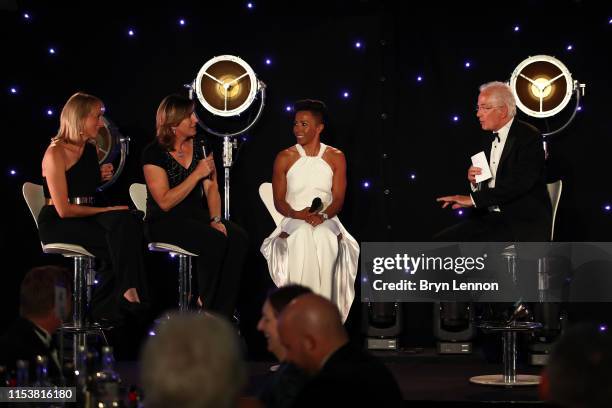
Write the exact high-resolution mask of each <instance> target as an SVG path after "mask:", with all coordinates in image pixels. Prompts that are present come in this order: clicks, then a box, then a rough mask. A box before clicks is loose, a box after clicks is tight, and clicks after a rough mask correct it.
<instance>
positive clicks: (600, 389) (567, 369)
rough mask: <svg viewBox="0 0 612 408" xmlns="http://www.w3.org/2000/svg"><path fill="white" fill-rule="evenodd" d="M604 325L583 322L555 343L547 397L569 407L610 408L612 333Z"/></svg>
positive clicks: (611, 395) (548, 369)
mask: <svg viewBox="0 0 612 408" xmlns="http://www.w3.org/2000/svg"><path fill="white" fill-rule="evenodd" d="M609 330H610V328H608V327H606V326H604V325H594V324H591V323H589V324H580V325H577V326H574V327H572V328H570V329H569V330H568V331H567V332H565V333H564V334H563V335H562V336H561V338H560V339H559V340H558V342H557V343H556V344H555V346H554V348H553V351H552V352H551V354H550V358H549V360H548V365H547V367H546V374H545V377H546V379H547V382H548V387H547V388H548V389H547V391H545V393H548V395H545V396H544V397H545V398H546V399H548V400H549V401H552V402H554V403H556V404H559V405H560V406H562V407H566V408H598V407H609V406H610V401H612V386H611V384H612V334H611V333H610V331H609Z"/></svg>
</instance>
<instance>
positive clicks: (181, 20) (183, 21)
mask: <svg viewBox="0 0 612 408" xmlns="http://www.w3.org/2000/svg"><path fill="white" fill-rule="evenodd" d="M179 24H180V25H182V26H184V25H185V20H184V19H182V18H181V19H180V20H179Z"/></svg>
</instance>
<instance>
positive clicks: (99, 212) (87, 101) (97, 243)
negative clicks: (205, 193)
mask: <svg viewBox="0 0 612 408" xmlns="http://www.w3.org/2000/svg"><path fill="white" fill-rule="evenodd" d="M102 115H104V104H103V103H102V101H101V100H100V99H98V98H97V97H95V96H92V95H87V94H84V93H80V92H79V93H76V94H74V95H72V96H71V97H70V99H68V101H67V102H66V104H65V105H64V108H63V109H62V113H61V116H60V129H59V132H58V133H57V135H56V136H55V137H54V138H53V139H52V140H51V144H50V145H49V147H48V148H47V150H46V152H45V155H44V157H43V161H42V176H43V190H44V194H45V198H46V200H47V202H46V205H45V206H44V207H43V208H42V210H41V212H40V215H39V217H38V225H39V234H40V239H41V241H42V242H43V243H50V242H65V243H69V244H76V245H81V246H83V247H84V248H85V249H87V250H88V251H90V252H91V253H92V254H94V255H95V257H96V260H98V261H100V260H101V261H104V264H105V265H110V264H112V269H111V270H100V269H98V271H97V272H98V273H99V274H101V277H100V279H99V281H100V284H99V285H98V286H97V287H96V288H95V289H94V294H93V305H92V308H93V315H94V318H96V319H97V318H106V319H110V320H117V319H119V318H120V317H121V315H125V312H127V313H132V312H138V311H141V310H143V309H144V308H143V307H141V306H142V305H140V302H141V300H144V299H143V297H144V298H146V293H145V291H146V285H145V282H144V270H143V262H142V249H143V248H142V243H143V231H142V221H141V219H139V217H138V215H137V214H133V213H131V212H130V211H128V207H127V206H125V205H119V206H112V207H99V206H96V197H95V196H96V189H97V187H98V186H99V185H100V182H101V180H108V179H109V178H111V177H112V174H113V169H112V165H111V164H107V165H103V166H102V167H100V166H99V163H98V155H97V150H96V149H97V147H96V144H95V139H96V136H97V134H98V130H99V129H100V128H101V127H102V126H104V123H103V121H102ZM121 312H124V313H121Z"/></svg>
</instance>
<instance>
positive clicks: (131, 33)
mask: <svg viewBox="0 0 612 408" xmlns="http://www.w3.org/2000/svg"><path fill="white" fill-rule="evenodd" d="M134 34H135V32H134V30H132V29H129V30H128V35H129V36H130V37H133V36H134Z"/></svg>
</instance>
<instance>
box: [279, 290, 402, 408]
mask: <svg viewBox="0 0 612 408" xmlns="http://www.w3.org/2000/svg"><path fill="white" fill-rule="evenodd" d="M278 331H279V335H280V338H281V342H282V344H283V346H284V347H285V348H286V352H287V354H286V361H290V362H292V363H293V364H295V365H297V366H298V367H300V368H301V369H302V370H304V371H305V372H306V373H308V374H309V375H310V376H311V379H310V381H309V382H308V383H307V384H306V386H305V387H304V388H303V389H302V390H301V392H300V393H299V394H298V397H297V399H296V401H295V404H294V405H293V406H294V407H309V408H311V407H320V406H330V405H331V404H332V403H334V404H336V403H337V404H338V405H337V406H351V407H362V406H363V407H373V406H380V407H399V406H401V404H402V395H401V393H400V390H399V388H398V386H397V383H396V382H395V379H394V378H393V375H392V374H391V373H390V372H389V370H388V369H387V368H386V367H385V366H384V365H383V364H382V363H381V362H380V361H378V360H377V359H376V358H374V357H372V356H371V355H369V354H367V353H366V352H364V351H363V350H362V349H361V348H360V347H359V346H356V345H353V344H350V343H349V339H348V335H347V333H346V331H345V330H344V327H343V326H342V320H341V317H340V312H339V311H338V308H337V307H336V306H335V305H334V304H333V303H331V302H330V301H329V300H327V299H325V298H323V297H321V296H319V295H315V294H306V295H302V296H299V297H297V298H296V299H294V300H293V301H291V303H289V305H288V306H287V307H286V308H285V309H284V310H283V312H282V313H281V315H280V317H279V321H278Z"/></svg>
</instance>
